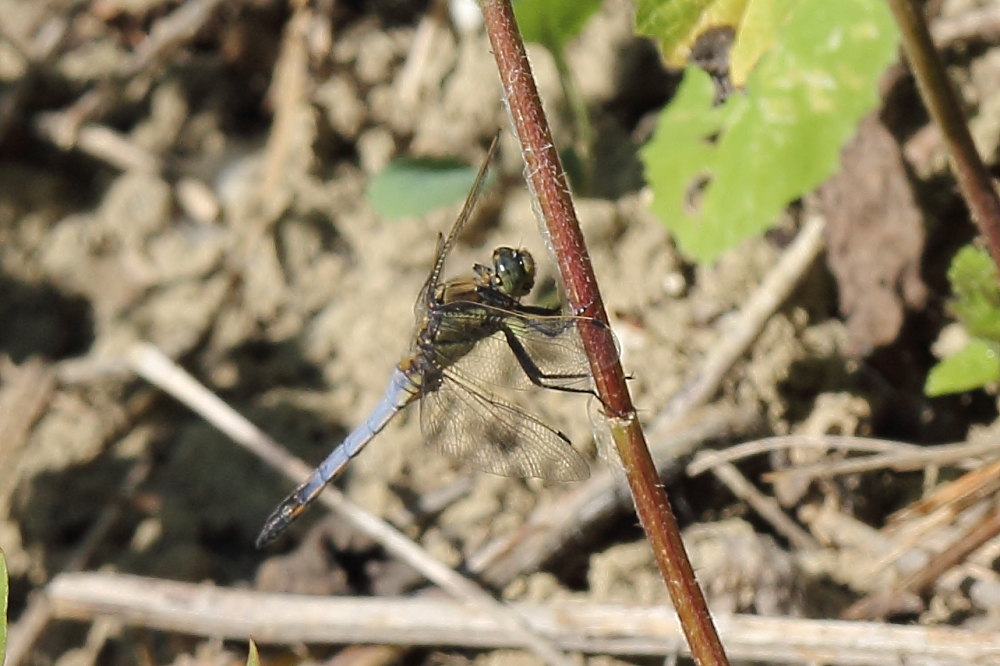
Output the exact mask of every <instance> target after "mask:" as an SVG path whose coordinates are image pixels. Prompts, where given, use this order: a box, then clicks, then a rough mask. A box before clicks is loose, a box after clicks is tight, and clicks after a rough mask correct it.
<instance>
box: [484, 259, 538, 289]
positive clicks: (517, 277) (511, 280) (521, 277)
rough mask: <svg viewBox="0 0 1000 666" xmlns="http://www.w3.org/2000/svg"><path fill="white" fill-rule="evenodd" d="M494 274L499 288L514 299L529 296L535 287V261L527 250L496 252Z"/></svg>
mask: <svg viewBox="0 0 1000 666" xmlns="http://www.w3.org/2000/svg"><path fill="white" fill-rule="evenodd" d="M493 273H494V279H495V280H496V283H497V287H498V288H499V289H501V290H502V291H503V292H504V293H506V294H508V295H509V296H511V297H513V298H520V297H521V296H525V295H527V293H528V292H530V291H531V288H532V287H533V286H535V260H534V258H533V257H532V256H531V254H530V253H529V252H528V251H527V250H515V249H513V248H510V247H499V248H497V249H496V250H494V252H493Z"/></svg>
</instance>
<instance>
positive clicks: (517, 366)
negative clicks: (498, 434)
mask: <svg viewBox="0 0 1000 666" xmlns="http://www.w3.org/2000/svg"><path fill="white" fill-rule="evenodd" d="M439 314H440V317H441V326H442V327H449V328H454V330H456V331H461V330H467V329H469V328H471V327H473V326H475V325H477V323H478V321H481V320H482V318H483V317H484V316H491V317H495V318H496V321H498V322H500V325H499V327H498V328H499V330H497V332H496V333H494V334H492V335H490V336H489V337H486V338H483V339H481V340H479V341H478V342H477V343H476V345H475V346H474V347H473V349H472V350H471V351H469V352H468V353H466V354H465V355H464V356H463V357H462V358H460V359H458V360H457V361H456V360H450V362H449V359H443V358H442V359H438V360H439V362H440V363H441V364H442V365H449V364H453V365H454V373H455V374H460V375H462V376H463V377H464V378H465V379H466V380H467V381H468V382H469V383H470V384H472V385H480V384H482V385H492V386H502V387H508V388H516V389H524V388H529V387H530V386H532V385H535V386H542V387H545V388H555V389H562V390H570V391H580V392H589V391H592V390H593V376H592V375H591V372H590V363H589V362H588V360H587V355H586V353H585V352H584V350H583V341H582V340H581V338H580V331H579V327H580V326H600V327H604V326H605V325H604V324H603V323H601V322H599V321H598V320H596V319H590V318H586V317H573V316H566V315H552V316H544V315H527V314H522V313H519V312H515V311H512V310H502V309H500V308H494V307H491V306H488V305H483V304H472V303H465V302H462V303H453V304H449V305H448V306H445V307H444V308H442V309H441V311H440V313H439Z"/></svg>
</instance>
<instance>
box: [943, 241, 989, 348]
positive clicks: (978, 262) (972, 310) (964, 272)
mask: <svg viewBox="0 0 1000 666" xmlns="http://www.w3.org/2000/svg"><path fill="white" fill-rule="evenodd" d="M948 280H949V281H950V282H951V289H952V291H953V292H954V294H955V298H954V299H953V300H952V301H951V308H952V310H953V311H954V312H955V315H956V316H957V317H958V318H959V319H961V320H962V323H963V324H965V328H966V329H968V331H969V333H970V334H972V335H974V336H976V337H980V338H986V339H989V340H1000V278H998V276H997V268H996V265H995V264H994V263H993V260H992V259H991V258H990V255H989V253H987V252H986V251H985V250H982V249H979V248H976V247H973V246H971V245H968V246H966V247H963V248H962V249H961V250H959V251H958V254H956V255H955V258H954V259H952V260H951V266H950V267H949V268H948Z"/></svg>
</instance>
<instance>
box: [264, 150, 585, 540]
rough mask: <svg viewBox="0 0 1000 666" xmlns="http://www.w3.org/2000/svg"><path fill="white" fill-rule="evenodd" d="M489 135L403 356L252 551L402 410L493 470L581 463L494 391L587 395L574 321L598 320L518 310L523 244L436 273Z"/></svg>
mask: <svg viewBox="0 0 1000 666" xmlns="http://www.w3.org/2000/svg"><path fill="white" fill-rule="evenodd" d="M496 146H497V137H494V139H493V143H492V144H491V145H490V148H489V151H488V153H487V156H486V159H485V160H484V161H483V164H482V166H481V167H480V169H479V172H478V174H477V176H476V179H475V182H474V184H473V186H472V189H471V190H470V192H469V194H468V196H467V198H466V200H465V203H464V205H463V206H462V210H461V212H460V213H459V215H458V217H457V218H456V220H455V222H454V224H453V225H452V228H451V231H450V232H449V233H448V236H447V237H444V236H443V235H442V234H440V233H439V234H438V240H437V251H436V253H435V259H434V263H433V266H432V267H431V271H430V274H429V275H428V277H427V280H426V281H425V282H424V285H423V288H422V289H421V290H420V294H419V296H418V298H417V301H416V304H415V306H414V314H415V317H416V328H415V332H414V334H413V339H412V344H411V349H410V352H409V354H408V355H407V356H406V357H405V358H404V359H403V360H401V361H400V362H399V363H398V364H397V365H396V367H395V369H394V370H393V371H392V374H391V375H390V377H389V382H388V386H387V387H386V390H385V393H384V395H383V396H382V399H381V400H380V401H379V403H378V405H377V406H376V407H375V408H374V409H373V410H372V412H371V413H370V414H369V416H368V418H367V419H366V420H365V421H364V422H363V423H362V424H361V425H360V426H359V427H357V428H356V429H355V430H353V431H352V432H351V433H350V434H348V435H347V437H346V438H345V439H344V440H343V441H342V442H341V443H340V444H339V445H337V446H336V447H335V448H334V449H333V450H332V451H331V452H330V454H329V455H328V456H327V457H326V459H325V460H323V462H321V463H320V465H319V466H318V467H316V469H315V470H313V472H312V473H311V475H310V476H309V478H308V479H307V480H306V481H305V482H304V483H303V484H302V485H300V486H299V487H298V488H296V489H295V490H294V491H293V492H292V493H291V494H290V495H288V497H287V498H285V499H284V500H283V501H282V502H281V503H280V504H279V505H278V506H277V508H275V510H274V511H273V512H272V513H271V515H270V516H269V517H268V518H267V520H266V521H265V523H264V527H263V528H262V529H261V532H260V534H259V536H258V537H257V547H258V548H261V547H263V546H264V545H266V544H267V543H269V542H271V541H272V540H274V539H275V538H276V537H277V536H278V535H279V534H280V533H281V532H282V531H284V530H285V529H286V528H287V527H288V526H289V525H290V524H291V523H292V521H294V520H295V519H296V518H298V517H299V516H300V515H301V514H302V513H303V512H304V511H305V510H306V508H307V506H308V505H309V504H310V502H312V501H313V500H314V499H316V497H317V496H318V495H319V493H320V492H321V491H322V490H323V488H324V487H325V486H326V485H327V484H328V483H330V482H331V481H333V480H334V479H335V478H336V477H337V476H338V475H339V474H340V473H341V472H342V471H343V470H344V468H345V467H346V466H347V464H348V462H350V460H351V459H352V458H354V457H355V456H357V455H358V454H359V453H360V452H361V450H362V449H364V447H365V446H366V445H367V444H368V443H369V442H370V441H371V440H372V439H374V438H375V436H376V435H378V434H379V433H380V432H381V431H382V429H383V428H385V426H386V425H387V424H388V423H389V421H391V420H392V418H393V417H394V416H395V415H396V414H398V413H399V412H400V411H401V410H402V409H404V408H405V407H407V406H409V405H410V404H412V403H414V402H418V403H419V405H420V426H421V432H422V435H423V437H424V439H425V440H426V441H427V442H430V443H432V444H434V445H436V446H437V448H438V449H439V450H441V451H443V452H445V453H446V454H450V455H452V456H453V457H457V458H460V459H463V460H464V461H465V462H467V463H469V464H470V465H471V466H473V467H475V468H477V469H479V470H481V471H485V472H490V473H494V474H498V475H501V476H514V477H538V478H543V479H549V480H556V481H576V480H582V479H585V478H587V477H588V476H589V475H590V466H589V464H588V463H587V461H586V460H585V459H584V458H583V456H581V455H580V453H578V452H577V451H576V450H575V449H574V448H573V446H572V445H571V443H570V440H569V438H567V437H566V435H564V434H563V433H562V432H561V431H559V430H558V429H556V428H553V427H552V426H550V425H548V424H546V423H544V422H543V421H542V420H540V419H539V418H538V417H537V416H535V415H534V414H531V413H529V412H527V411H525V410H524V409H522V408H521V407H518V406H517V405H516V404H515V402H514V401H512V400H508V399H506V398H505V397H500V396H498V395H497V389H500V388H502V387H508V388H513V389H522V388H530V387H531V386H536V387H541V388H549V389H555V390H559V391H566V392H571V393H589V394H592V395H593V393H594V391H593V379H592V375H591V372H590V367H589V364H588V361H587V357H586V355H585V353H584V351H583V347H582V342H581V339H580V334H579V330H578V327H581V326H603V325H604V324H603V323H602V322H601V321H600V320H597V319H592V318H589V317H581V316H575V315H569V314H564V313H563V312H562V310H561V309H560V308H558V307H555V308H547V307H541V306H533V305H526V304H522V303H521V299H522V298H523V297H525V296H526V295H528V294H529V293H530V292H531V290H532V288H533V287H534V283H535V273H536V267H535V261H534V258H533V257H532V256H531V254H530V253H529V252H528V251H527V250H525V249H514V248H510V247H499V248H497V249H496V250H494V252H493V255H492V261H491V264H490V265H484V264H475V265H474V267H473V274H472V275H471V276H468V277H463V278H456V279H451V280H443V279H442V273H443V271H444V265H445V260H446V259H447V257H448V254H449V252H450V251H451V250H452V248H453V247H454V245H455V243H456V240H457V238H458V236H459V235H460V233H461V232H462V229H463V228H464V227H465V225H466V223H467V222H468V221H469V218H470V217H471V216H472V212H473V210H474V208H475V205H476V201H477V200H478V198H479V196H480V194H481V193H482V190H483V186H484V182H485V175H486V171H487V169H488V166H489V163H490V161H491V159H492V157H493V154H494V153H495V151H496Z"/></svg>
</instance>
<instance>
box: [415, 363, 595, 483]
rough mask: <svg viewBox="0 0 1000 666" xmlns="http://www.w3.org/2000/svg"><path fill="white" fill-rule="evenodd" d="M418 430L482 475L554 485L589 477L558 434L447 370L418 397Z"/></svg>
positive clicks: (586, 467)
mask: <svg viewBox="0 0 1000 666" xmlns="http://www.w3.org/2000/svg"><path fill="white" fill-rule="evenodd" d="M420 425H421V429H422V430H423V434H424V437H425V438H426V439H427V440H428V441H431V442H433V443H434V444H435V445H436V446H437V447H438V448H439V449H440V450H442V451H444V452H445V453H447V454H448V455H452V456H455V457H457V458H461V459H463V460H466V461H468V462H469V463H470V464H472V465H473V466H475V467H476V468H477V469H480V470H482V471H484V472H490V473H492V474H500V475H502V476H517V477H539V478H543V479H551V480H554V481H578V480H580V479H585V478H587V477H588V476H589V475H590V466H589V465H588V464H587V461H586V460H584V458H583V456H581V455H580V454H579V453H577V452H576V450H574V449H573V447H572V446H571V445H570V442H569V439H568V438H567V437H566V436H565V435H564V434H562V433H561V432H559V431H558V430H555V429H554V428H551V427H549V426H547V425H545V424H544V423H542V422H541V421H539V420H538V419H537V418H535V417H534V416H532V415H531V414H528V413H527V412H525V411H523V410H521V409H519V408H518V407H516V406H514V405H513V404H511V403H509V402H506V401H504V400H502V399H500V398H498V397H496V396H493V395H487V394H485V393H482V392H480V391H479V390H477V389H476V388H475V387H474V386H472V385H469V384H468V383H467V381H466V379H465V378H463V377H461V376H456V375H454V374H452V373H450V372H448V371H446V372H445V374H444V377H443V378H442V381H441V383H440V385H439V386H438V387H437V388H436V389H435V390H433V391H427V392H426V393H425V394H424V395H423V397H422V399H421V401H420Z"/></svg>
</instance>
